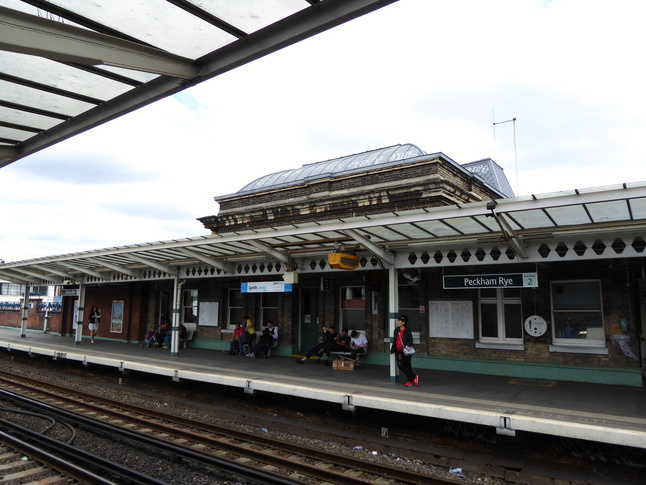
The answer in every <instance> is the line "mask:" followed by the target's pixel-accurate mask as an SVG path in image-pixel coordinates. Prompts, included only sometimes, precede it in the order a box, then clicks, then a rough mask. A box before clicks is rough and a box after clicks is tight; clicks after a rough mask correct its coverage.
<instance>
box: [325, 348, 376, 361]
mask: <svg viewBox="0 0 646 485" xmlns="http://www.w3.org/2000/svg"><path fill="white" fill-rule="evenodd" d="M365 350H366V351H365V352H363V353H361V352H359V353H358V354H357V359H356V360H354V359H353V358H352V353H351V352H347V351H343V352H335V351H332V352H330V355H334V356H335V357H338V358H340V359H344V360H350V361H352V362H356V365H359V362H360V361H361V359H362V358H365V357H366V355H368V347H366V348H365Z"/></svg>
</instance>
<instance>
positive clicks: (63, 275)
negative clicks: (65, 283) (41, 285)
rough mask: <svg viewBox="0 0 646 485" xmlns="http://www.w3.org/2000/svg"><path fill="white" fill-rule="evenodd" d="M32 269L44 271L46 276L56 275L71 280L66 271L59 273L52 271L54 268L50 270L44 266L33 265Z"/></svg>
mask: <svg viewBox="0 0 646 485" xmlns="http://www.w3.org/2000/svg"><path fill="white" fill-rule="evenodd" d="M31 267H32V268H36V269H39V270H41V271H43V272H44V273H45V274H54V275H57V276H60V277H61V278H69V277H70V275H69V274H67V273H65V272H64V271H58V270H55V269H52V268H48V267H47V266H43V265H41V264H32V265H31Z"/></svg>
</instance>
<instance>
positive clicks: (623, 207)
mask: <svg viewBox="0 0 646 485" xmlns="http://www.w3.org/2000/svg"><path fill="white" fill-rule="evenodd" d="M586 207H587V208H588V211H589V212H590V215H591V216H592V220H593V221H594V222H608V221H627V220H630V213H629V212H628V204H627V203H626V201H625V200H613V201H611V202H597V203H596V204H588V205H587V206H586Z"/></svg>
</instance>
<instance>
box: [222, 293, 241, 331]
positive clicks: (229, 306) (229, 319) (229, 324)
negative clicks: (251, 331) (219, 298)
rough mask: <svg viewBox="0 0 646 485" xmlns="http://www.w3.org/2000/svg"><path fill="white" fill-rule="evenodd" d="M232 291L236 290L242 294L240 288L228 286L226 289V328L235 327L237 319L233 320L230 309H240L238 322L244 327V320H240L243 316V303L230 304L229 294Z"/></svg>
mask: <svg viewBox="0 0 646 485" xmlns="http://www.w3.org/2000/svg"><path fill="white" fill-rule="evenodd" d="M234 292H238V293H240V294H241V295H242V292H241V291H240V288H229V289H228V290H227V325H226V328H227V329H234V328H236V321H238V320H235V317H232V316H231V310H232V309H235V310H240V315H241V316H240V320H239V322H240V325H242V326H243V327H244V322H243V321H242V317H243V316H244V306H243V305H240V306H237V305H232V304H231V295H232V294H234ZM240 299H241V300H242V298H240Z"/></svg>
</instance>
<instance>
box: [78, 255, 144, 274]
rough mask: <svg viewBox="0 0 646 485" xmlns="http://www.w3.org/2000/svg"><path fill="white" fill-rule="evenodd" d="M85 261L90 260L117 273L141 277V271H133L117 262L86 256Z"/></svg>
mask: <svg viewBox="0 0 646 485" xmlns="http://www.w3.org/2000/svg"><path fill="white" fill-rule="evenodd" d="M87 261H90V262H92V263H94V264H96V265H97V266H105V267H106V268H109V269H111V270H114V271H116V272H118V273H123V274H125V275H128V276H130V277H132V278H140V277H141V271H133V270H131V269H128V268H124V267H123V266H119V265H117V264H112V263H106V262H105V261H101V260H100V259H96V258H87Z"/></svg>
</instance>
